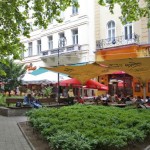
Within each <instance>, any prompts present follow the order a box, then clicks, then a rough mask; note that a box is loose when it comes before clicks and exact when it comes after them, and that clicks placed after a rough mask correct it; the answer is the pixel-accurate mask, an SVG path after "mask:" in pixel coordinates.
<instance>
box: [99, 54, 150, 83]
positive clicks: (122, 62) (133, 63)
mask: <svg viewBox="0 0 150 150" xmlns="http://www.w3.org/2000/svg"><path fill="white" fill-rule="evenodd" d="M97 63H99V64H103V65H106V66H108V67H110V68H112V69H115V70H123V71H125V72H126V73H128V74H130V75H132V76H134V77H136V78H138V79H139V80H140V81H141V82H146V81H148V80H149V79H150V76H148V73H150V67H149V63H150V57H145V58H128V59H119V60H109V61H103V62H97Z"/></svg>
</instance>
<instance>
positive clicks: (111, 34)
mask: <svg viewBox="0 0 150 150" xmlns="http://www.w3.org/2000/svg"><path fill="white" fill-rule="evenodd" d="M115 30H116V27H115V22H114V21H109V22H108V24H107V37H108V40H109V41H113V40H114V39H115V37H116V35H115V34H116V31H115ZM132 36H133V28H132V23H127V24H126V25H125V26H124V38H125V40H129V39H132Z"/></svg>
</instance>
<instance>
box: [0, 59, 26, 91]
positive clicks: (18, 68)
mask: <svg viewBox="0 0 150 150" xmlns="http://www.w3.org/2000/svg"><path fill="white" fill-rule="evenodd" d="M0 68H1V69H0V70H1V73H0V80H1V81H2V82H5V83H6V84H5V89H4V90H5V91H10V90H15V89H16V87H17V86H19V85H20V84H21V81H18V77H20V76H21V75H22V74H24V73H25V71H26V70H25V68H24V67H23V65H21V64H17V63H15V62H14V60H13V59H9V58H8V59H5V63H0Z"/></svg>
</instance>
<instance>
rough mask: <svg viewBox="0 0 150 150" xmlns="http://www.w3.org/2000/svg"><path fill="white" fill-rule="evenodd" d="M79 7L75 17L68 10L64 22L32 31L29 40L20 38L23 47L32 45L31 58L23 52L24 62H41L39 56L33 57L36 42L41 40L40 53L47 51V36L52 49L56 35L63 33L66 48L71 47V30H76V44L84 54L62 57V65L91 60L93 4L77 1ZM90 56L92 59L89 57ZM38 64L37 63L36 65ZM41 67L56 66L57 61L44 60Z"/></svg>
mask: <svg viewBox="0 0 150 150" xmlns="http://www.w3.org/2000/svg"><path fill="white" fill-rule="evenodd" d="M79 3H80V7H79V10H78V14H77V15H72V8H68V9H67V10H66V11H65V12H64V13H63V17H64V22H63V23H61V24H60V23H57V22H56V21H53V23H51V24H50V25H49V26H48V29H46V30H44V29H40V30H34V31H33V32H31V34H30V35H31V37H30V39H27V38H21V40H22V42H23V43H25V46H26V47H27V48H28V43H29V42H32V43H33V55H34V56H33V57H29V58H27V56H28V52H25V55H24V56H25V59H24V60H23V61H24V62H29V61H31V62H32V61H33V62H34V61H37V60H39V61H42V60H41V59H40V56H35V55H36V54H37V40H39V39H41V44H42V51H46V50H48V38H47V37H48V36H50V35H52V36H53V48H54V49H55V48H58V40H59V36H58V34H59V33H60V32H64V34H65V36H66V38H67V46H69V45H72V32H71V31H72V29H78V43H79V45H81V48H82V49H83V50H84V51H87V52H85V53H83V54H82V53H80V54H74V53H73V54H72V56H62V57H61V61H60V62H61V63H62V64H73V63H81V62H85V61H90V60H93V58H94V57H93V52H94V51H95V33H94V32H95V29H94V21H95V18H94V3H95V1H93V0H86V1H85V0H79ZM91 55H92V57H91ZM36 64H38V63H36ZM43 65H46V66H50V65H51V66H54V65H57V59H56V56H55V58H46V59H45V62H44V63H43Z"/></svg>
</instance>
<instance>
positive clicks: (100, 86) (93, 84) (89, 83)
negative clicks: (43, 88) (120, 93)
mask: <svg viewBox="0 0 150 150" xmlns="http://www.w3.org/2000/svg"><path fill="white" fill-rule="evenodd" d="M59 84H60V85H61V86H70V85H72V86H82V83H81V82H80V81H79V80H77V79H75V78H72V79H68V80H63V81H61V82H60V83H59ZM85 86H86V88H91V89H98V90H108V86H106V85H104V84H101V83H99V82H97V81H94V80H88V81H87V82H86V83H85Z"/></svg>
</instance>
